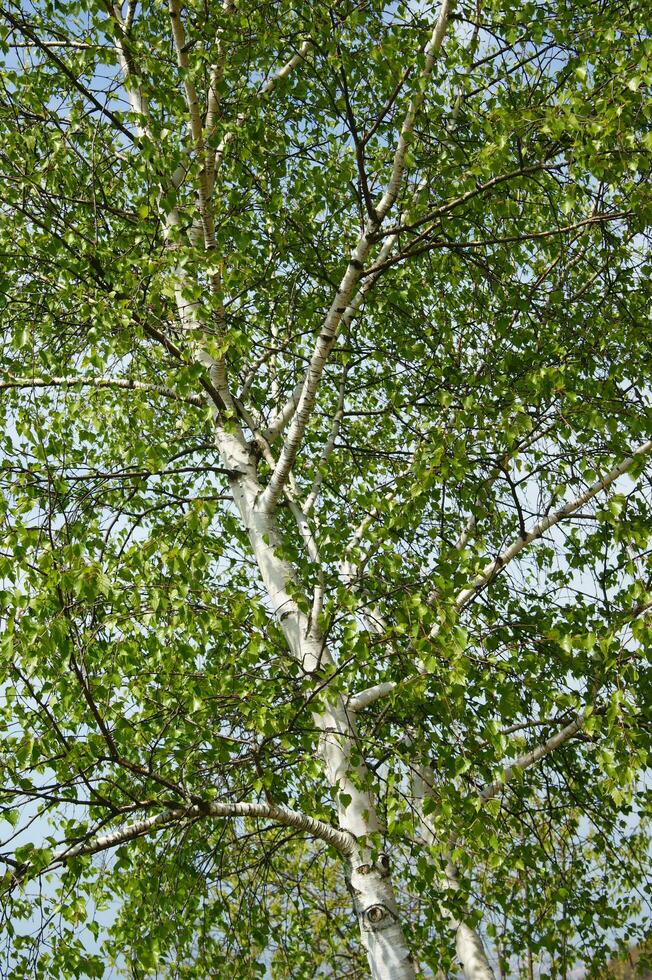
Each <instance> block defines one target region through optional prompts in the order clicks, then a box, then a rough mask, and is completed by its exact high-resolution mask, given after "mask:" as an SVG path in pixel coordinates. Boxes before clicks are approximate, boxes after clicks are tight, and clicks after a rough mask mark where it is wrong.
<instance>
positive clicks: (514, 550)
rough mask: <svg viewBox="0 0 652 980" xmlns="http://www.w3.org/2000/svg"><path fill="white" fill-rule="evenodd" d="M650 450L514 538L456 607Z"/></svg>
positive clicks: (648, 446)
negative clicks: (523, 534)
mask: <svg viewBox="0 0 652 980" xmlns="http://www.w3.org/2000/svg"><path fill="white" fill-rule="evenodd" d="M651 451H652V439H650V440H648V441H647V442H644V443H642V445H640V446H639V447H638V449H635V450H634V452H633V453H632V455H631V456H628V457H627V458H626V459H624V460H623V461H622V462H620V463H618V465H617V466H614V467H613V469H611V470H609V472H608V473H607V474H606V476H603V477H602V479H601V480H598V481H597V482H596V483H594V484H592V486H590V487H589V488H588V490H585V491H584V493H582V494H580V495H579V497H575V498H574V500H570V501H569V502H568V503H567V504H565V505H564V506H563V507H561V508H560V509H559V510H557V511H555V512H554V513H552V514H549V515H548V516H547V517H545V518H544V519H543V520H541V521H539V523H538V524H535V526H534V527H533V528H532V529H531V530H530V531H528V533H527V534H526V535H525V536H521V537H519V538H517V539H516V541H514V542H513V544H511V545H510V546H509V548H506V549H505V550H504V551H503V552H502V554H500V555H499V556H498V557H497V558H496V559H494V561H492V562H490V563H489V565H487V566H486V568H484V569H483V570H482V571H481V572H480V574H479V575H478V576H477V578H476V579H475V580H474V582H473V583H472V585H470V586H469V587H468V588H467V589H463V590H462V591H461V592H460V593H459V594H458V596H457V598H456V600H455V606H456V608H457V609H463V608H464V607H465V606H467V605H468V604H469V603H470V602H471V601H472V600H473V599H474V598H475V597H476V596H477V595H478V593H479V592H481V591H482V589H483V588H484V587H485V585H487V584H488V583H489V582H490V581H491V580H492V579H493V578H494V577H495V576H496V575H497V574H498V573H499V572H500V571H502V569H503V568H505V566H506V565H508V564H509V562H511V561H513V559H514V558H516V557H517V555H519V554H520V553H521V551H523V549H524V548H527V546H528V545H530V544H532V542H533V541H537V540H538V539H539V538H541V537H542V536H543V535H544V534H545V533H546V531H548V530H549V529H550V528H551V527H554V526H555V525H556V524H559V522H560V521H563V520H564V518H565V517H570V516H571V514H574V513H575V511H578V510H579V509H580V508H581V507H583V506H584V504H586V503H587V502H588V501H589V500H592V499H593V498H594V497H596V496H597V495H598V494H599V493H601V492H602V491H603V490H606V489H607V488H608V487H610V486H611V484H612V483H614V482H615V481H616V480H617V479H618V478H619V477H621V476H623V475H624V474H625V473H627V471H628V470H630V469H631V468H632V466H634V464H635V463H636V461H637V460H638V459H640V458H641V457H642V456H646V455H647V454H648V453H649V452H651Z"/></svg>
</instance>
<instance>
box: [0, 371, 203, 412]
mask: <svg viewBox="0 0 652 980" xmlns="http://www.w3.org/2000/svg"><path fill="white" fill-rule="evenodd" d="M5 377H6V378H7V380H5V381H0V391H3V390H7V389H8V388H75V387H77V386H81V387H84V388H126V389H129V390H131V391H151V392H155V393H156V394H157V395H163V396H164V397H165V398H172V399H173V400H174V401H180V402H186V403H187V404H189V405H197V406H199V407H200V408H201V407H203V406H204V401H203V399H202V398H201V397H200V396H199V395H186V396H184V397H182V396H181V395H177V394H175V392H173V391H171V390H170V389H169V388H166V387H165V386H164V385H155V384H148V383H146V382H144V381H134V380H132V379H131V378H105V377H98V378H75V377H74V376H70V377H54V378H19V377H15V376H14V375H5Z"/></svg>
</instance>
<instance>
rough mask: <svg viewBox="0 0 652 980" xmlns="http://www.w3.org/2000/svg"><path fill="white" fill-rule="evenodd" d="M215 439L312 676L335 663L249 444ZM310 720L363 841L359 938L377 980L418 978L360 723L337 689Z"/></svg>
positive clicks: (350, 879) (353, 884)
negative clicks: (360, 757) (358, 746)
mask: <svg viewBox="0 0 652 980" xmlns="http://www.w3.org/2000/svg"><path fill="white" fill-rule="evenodd" d="M216 440H217V444H218V448H219V451H220V455H221V457H222V460H223V462H224V465H225V467H226V468H227V469H228V470H230V472H231V474H232V475H231V477H230V484H231V489H232V492H233V500H234V503H235V505H236V507H237V509H238V512H239V514H240V517H241V519H242V522H243V524H244V527H245V529H246V531H247V535H248V537H249V541H250V543H251V547H252V550H253V553H254V556H255V558H256V563H257V565H258V570H259V572H260V575H261V578H262V581H263V585H264V587H265V591H266V593H267V597H268V599H269V602H270V605H271V607H272V611H273V613H274V615H275V616H276V618H277V620H278V622H279V625H280V627H281V629H282V631H283V634H284V636H285V639H286V641H287V644H288V647H289V649H290V652H291V654H292V656H293V658H294V659H295V660H296V661H297V662H298V663H299V664H300V665H301V667H302V669H303V670H304V672H305V673H306V674H307V675H313V674H315V673H316V672H318V671H320V668H322V667H325V666H330V665H332V664H333V658H332V656H331V654H330V651H329V650H328V647H327V646H325V644H324V642H323V640H322V638H321V636H320V635H319V633H318V631H317V628H316V624H313V623H311V622H310V621H309V619H308V617H307V616H306V615H305V613H303V612H302V611H301V609H300V608H299V606H298V605H297V603H296V601H295V600H294V599H293V597H292V591H293V588H292V587H293V585H294V577H293V573H292V569H291V567H290V566H289V564H288V563H287V562H286V561H285V560H284V559H283V558H282V557H281V556H280V555H279V547H280V544H281V537H280V534H279V532H278V528H277V525H276V520H275V517H274V515H273V513H270V511H269V510H267V509H265V508H263V507H261V497H262V493H261V491H262V487H261V486H260V483H259V482H258V478H257V475H256V470H255V466H254V463H253V461H252V459H251V457H250V454H249V450H248V447H247V446H246V444H244V443H243V442H241V440H240V439H239V438H238V437H237V436H234V435H231V434H229V433H226V432H224V430H222V429H220V428H219V427H218V429H217V432H216ZM312 718H313V722H314V724H315V727H316V728H317V730H318V731H319V732H320V733H321V735H320V739H319V755H320V757H321V759H322V761H323V763H324V769H325V774H326V778H327V779H328V782H329V784H330V785H331V786H332V787H334V788H335V789H336V791H337V812H338V822H339V826H340V829H341V830H344V831H347V832H348V833H350V834H351V836H352V838H353V839H354V840H355V841H356V842H359V844H358V846H357V848H356V850H355V852H354V856H353V857H352V858H351V862H350V868H349V869H348V873H347V883H348V886H349V890H350V891H351V894H352V896H353V904H354V909H355V913H356V916H357V918H358V923H359V926H360V937H361V941H362V944H363V946H364V947H365V950H366V952H367V958H368V961H369V967H370V970H371V975H372V977H373V978H374V980H414V978H415V970H414V964H413V962H412V957H411V955H410V951H409V949H408V946H407V943H406V940H405V936H404V935H403V929H402V926H401V923H400V919H399V914H398V906H397V903H396V898H395V895H394V889H393V886H392V882H391V877H390V870H389V860H388V859H387V857H386V856H385V855H381V856H380V857H379V858H378V859H377V860H376V862H375V863H374V862H373V861H372V860H371V857H370V855H369V852H368V848H367V845H366V842H365V838H367V837H368V835H370V834H373V833H374V832H376V831H377V830H378V829H379V824H378V818H377V816H376V810H375V805H374V801H373V798H372V796H371V793H370V792H369V790H368V789H366V788H365V789H362V788H361V787H362V786H365V785H368V783H369V779H370V773H369V771H368V769H367V767H366V766H365V765H364V763H360V764H359V765H357V766H354V765H353V763H352V761H351V750H352V747H353V745H354V744H355V740H356V729H355V722H354V718H353V717H352V715H351V714H350V713H349V712H348V711H347V708H346V704H345V702H344V700H343V698H342V697H341V696H340V695H335V696H334V697H332V698H328V696H327V695H326V696H325V697H324V698H323V699H322V701H321V706H320V708H319V709H318V710H316V711H314V712H313V715H312Z"/></svg>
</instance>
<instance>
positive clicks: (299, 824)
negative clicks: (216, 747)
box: [10, 801, 353, 887]
mask: <svg viewBox="0 0 652 980" xmlns="http://www.w3.org/2000/svg"><path fill="white" fill-rule="evenodd" d="M210 817H213V818H233V817H245V818H250V819H264V820H271V821H273V822H274V823H277V824H279V825H280V826H283V827H291V828H293V829H294V830H297V831H299V832H302V833H305V834H308V835H310V836H311V837H316V838H317V839H319V840H323V841H324V842H325V843H326V844H330V845H331V847H334V848H335V850H336V851H338V852H339V853H340V854H342V855H345V856H346V855H349V854H350V853H352V850H353V840H352V838H351V836H350V835H349V834H348V833H346V832H345V831H342V830H337V828H335V827H332V826H331V825H330V824H327V823H325V822H324V821H323V820H318V819H316V818H315V817H309V816H307V814H305V813H300V812H299V811H297V810H292V809H290V808H288V807H280V806H274V805H272V804H269V803H214V802H208V801H207V802H206V803H205V804H196V805H193V806H188V807H179V808H175V809H168V810H164V811H163V812H162V813H157V814H155V815H154V816H151V817H146V818H144V819H143V820H138V821H136V822H134V823H131V824H127V825H124V826H122V827H119V828H118V829H117V830H113V831H111V832H110V833H108V834H103V835H102V836H100V837H95V838H94V839H91V840H88V839H86V840H84V841H80V842H79V843H78V844H73V845H72V846H70V847H64V848H62V849H61V850H59V851H57V852H56V854H54V856H53V857H52V860H51V861H50V862H49V863H48V865H47V867H45V868H41V869H39V871H38V873H39V874H44V873H46V872H48V871H52V870H54V869H55V868H58V867H62V866H63V865H65V864H67V863H68V862H69V861H72V860H73V859H74V858H76V857H85V856H90V855H93V854H98V853H100V852H101V851H107V850H111V849H113V848H115V847H120V846H121V845H123V844H127V843H129V842H130V841H132V840H136V839H137V838H139V837H146V836H148V835H149V834H153V833H156V832H157V831H159V830H164V829H166V828H167V827H170V826H174V825H177V826H178V825H183V824H188V823H190V822H192V821H195V820H201V819H206V818H210ZM29 877H30V866H29V864H25V865H22V866H20V868H18V869H17V870H16V872H15V874H14V875H13V878H12V882H11V885H10V887H13V886H14V885H16V884H17V883H19V882H20V881H23V880H25V879H26V878H29Z"/></svg>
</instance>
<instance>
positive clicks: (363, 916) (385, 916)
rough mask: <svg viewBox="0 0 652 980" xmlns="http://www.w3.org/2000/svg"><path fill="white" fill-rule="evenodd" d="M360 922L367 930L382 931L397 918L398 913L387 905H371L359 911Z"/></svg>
mask: <svg viewBox="0 0 652 980" xmlns="http://www.w3.org/2000/svg"><path fill="white" fill-rule="evenodd" d="M359 916H360V924H361V928H362V929H363V930H366V931H367V932H381V931H382V930H383V929H388V928H389V926H391V925H392V924H393V923H394V922H395V921H396V920H397V916H396V913H395V912H393V911H392V909H390V908H388V906H387V905H383V904H378V905H370V906H369V907H368V908H366V909H362V911H361V912H360V913H359Z"/></svg>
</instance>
